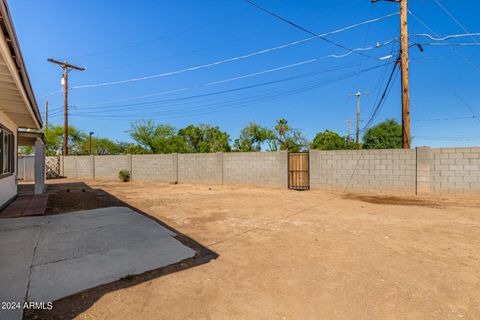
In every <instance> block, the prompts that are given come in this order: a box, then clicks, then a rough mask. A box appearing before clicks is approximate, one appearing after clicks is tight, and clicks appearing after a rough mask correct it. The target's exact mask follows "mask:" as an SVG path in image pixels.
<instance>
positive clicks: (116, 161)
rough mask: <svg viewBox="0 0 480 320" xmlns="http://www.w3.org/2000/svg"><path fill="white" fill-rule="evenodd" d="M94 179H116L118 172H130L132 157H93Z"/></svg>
mask: <svg viewBox="0 0 480 320" xmlns="http://www.w3.org/2000/svg"><path fill="white" fill-rule="evenodd" d="M94 162H95V169H94V179H118V172H119V171H120V170H124V169H125V170H128V171H130V172H132V155H126V156H95V160H94Z"/></svg>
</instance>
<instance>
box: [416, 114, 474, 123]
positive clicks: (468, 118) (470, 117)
mask: <svg viewBox="0 0 480 320" xmlns="http://www.w3.org/2000/svg"><path fill="white" fill-rule="evenodd" d="M475 118H480V116H477V115H473V116H464V117H450V118H424V119H412V122H427V121H452V120H472V119H475Z"/></svg>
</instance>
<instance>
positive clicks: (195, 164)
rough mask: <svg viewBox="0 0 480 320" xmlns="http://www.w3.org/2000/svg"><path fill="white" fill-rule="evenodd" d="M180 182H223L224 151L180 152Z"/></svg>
mask: <svg viewBox="0 0 480 320" xmlns="http://www.w3.org/2000/svg"><path fill="white" fill-rule="evenodd" d="M178 182H179V183H182V182H205V183H216V184H222V183H223V154H222V153H220V152H219V153H189V154H178Z"/></svg>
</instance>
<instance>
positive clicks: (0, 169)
mask: <svg viewBox="0 0 480 320" xmlns="http://www.w3.org/2000/svg"><path fill="white" fill-rule="evenodd" d="M4 132H5V133H7V134H8V136H9V137H10V138H9V139H8V149H9V154H8V159H9V168H8V169H7V170H8V172H6V173H4V172H3V139H4ZM0 142H1V143H0V150H1V151H2V153H1V154H2V156H1V157H0V179H3V178H6V177H10V176H12V175H14V174H15V150H14V149H15V135H14V134H13V131H12V130H10V129H8V128H6V127H5V126H3V125H1V124H0Z"/></svg>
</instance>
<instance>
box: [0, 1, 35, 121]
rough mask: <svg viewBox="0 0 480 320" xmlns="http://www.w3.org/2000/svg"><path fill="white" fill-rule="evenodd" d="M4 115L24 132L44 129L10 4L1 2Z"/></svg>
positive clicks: (0, 76)
mask: <svg viewBox="0 0 480 320" xmlns="http://www.w3.org/2000/svg"><path fill="white" fill-rule="evenodd" d="M0 111H3V112H4V113H5V114H6V115H7V116H8V117H9V118H11V119H12V121H14V122H15V123H16V124H17V126H18V127H20V128H29V129H41V128H42V117H41V116H40V112H39V110H38V105H37V102H36V100H35V95H34V94H33V90H32V86H31V84H30V79H29V78H28V73H27V69H26V67H25V62H24V60H23V57H22V52H21V51H20V46H19V44H18V39H17V35H16V33H15V29H14V27H13V22H12V18H11V16H10V11H9V10H8V6H7V2H6V0H0Z"/></svg>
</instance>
